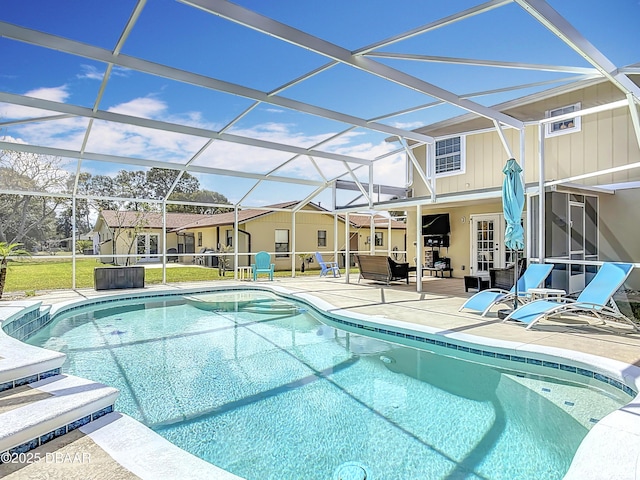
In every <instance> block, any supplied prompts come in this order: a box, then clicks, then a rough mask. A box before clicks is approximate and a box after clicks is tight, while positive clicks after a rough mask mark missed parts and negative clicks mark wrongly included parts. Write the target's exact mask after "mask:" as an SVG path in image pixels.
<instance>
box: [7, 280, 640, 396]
mask: <svg viewBox="0 0 640 480" xmlns="http://www.w3.org/2000/svg"><path fill="white" fill-rule="evenodd" d="M244 289H246V287H238V288H223V289H220V288H212V289H203V290H198V291H197V293H198V294H205V293H218V292H224V291H234V290H236V291H237V290H244ZM251 290H261V289H257V288H253V289H251ZM269 291H270V290H269ZM274 293H275V294H276V295H281V296H287V295H283V294H282V293H280V292H274ZM192 294H194V292H186V291H176V292H158V293H150V294H144V293H143V294H141V293H137V294H132V295H122V296H120V295H118V296H114V297H110V298H102V299H87V300H86V301H84V302H83V303H74V304H71V305H68V306H63V307H61V308H60V309H59V310H57V311H56V312H55V314H54V315H50V314H49V310H48V308H47V309H46V312H45V313H44V314H43V315H34V314H33V312H40V310H32V311H29V312H26V315H25V316H28V317H29V319H28V320H26V321H24V320H23V321H21V322H19V324H18V327H16V328H13V329H12V328H11V327H10V326H11V325H12V324H13V323H15V322H16V321H18V320H20V319H21V317H18V318H15V319H13V320H12V321H9V323H8V325H4V324H3V325H2V328H3V330H4V331H5V332H6V333H7V334H9V335H11V336H14V335H13V334H12V333H11V331H14V332H18V334H20V333H22V334H23V335H25V338H24V339H28V338H29V337H30V336H32V335H33V334H34V333H36V332H37V331H38V330H40V329H41V328H42V327H44V326H45V325H47V324H48V323H50V322H51V321H53V320H54V319H55V318H56V317H58V316H59V315H62V314H69V313H70V312H73V311H76V310H80V309H83V308H87V307H96V306H99V305H107V304H109V303H114V302H123V301H131V300H145V301H146V300H150V299H158V298H170V297H181V296H184V295H192ZM294 300H295V301H298V302H302V303H305V304H307V306H309V307H311V308H313V310H314V311H315V312H316V313H317V314H319V315H320V316H322V317H323V318H325V319H327V320H329V321H331V322H335V323H338V324H341V325H344V326H347V327H351V328H353V329H356V330H362V331H367V332H375V333H378V334H381V335H386V336H389V337H396V338H404V339H407V340H412V341H416V342H421V343H425V344H427V345H436V346H440V347H444V348H449V349H452V350H459V351H461V352H465V353H470V354H473V355H478V356H484V357H492V358H498V359H500V360H504V361H509V362H515V363H520V364H522V363H525V364H529V365H534V366H538V367H543V368H549V369H551V370H561V371H565V372H569V373H577V374H579V375H582V376H585V377H587V378H591V379H594V380H597V381H600V382H602V383H605V384H607V385H610V386H612V387H614V388H616V389H618V390H621V391H622V392H624V393H625V394H627V395H629V396H631V397H632V398H633V397H635V396H636V395H637V394H638V392H636V391H635V390H634V389H632V388H631V387H629V386H627V385H625V384H624V383H622V382H621V381H619V380H616V379H614V378H611V377H608V376H606V375H603V374H601V373H598V372H594V371H592V370H588V369H585V368H580V367H575V366H572V365H566V364H563V363H559V362H552V361H547V360H540V359H537V358H530V357H523V356H521V355H510V354H506V353H502V352H495V351H492V350H488V349H482V348H473V347H469V346H465V345H461V344H458V343H454V342H451V341H444V340H439V339H434V338H430V337H428V336H426V334H424V335H421V334H420V333H419V332H415V333H404V332H400V331H397V330H390V329H389V327H388V326H386V327H384V328H383V327H376V326H372V325H366V324H364V323H356V322H354V321H351V320H344V319H342V318H339V317H338V316H335V317H332V316H330V315H328V314H327V313H325V312H323V311H321V310H319V309H317V308H316V307H314V306H313V305H310V304H309V303H308V302H306V301H304V300H302V299H299V298H295V299H294ZM41 318H45V319H46V320H42V321H39V320H40V319H41ZM4 323H7V322H4ZM27 326H29V328H28V329H26V330H29V331H28V332H27V331H20V329H21V328H24V327H27ZM14 338H18V337H17V336H14ZM18 339H19V340H22V339H20V338H18ZM390 340H393V339H390ZM45 373H46V372H45ZM44 378H46V377H44ZM14 382H15V381H14ZM9 383H10V382H9ZM3 385H5V384H3ZM1 388H2V387H1V386H0V391H2V389H1Z"/></svg>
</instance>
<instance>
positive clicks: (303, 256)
mask: <svg viewBox="0 0 640 480" xmlns="http://www.w3.org/2000/svg"><path fill="white" fill-rule="evenodd" d="M298 258H300V273H304V270H305V264H306V263H310V261H311V258H312V256H311V255H309V254H308V253H299V254H298Z"/></svg>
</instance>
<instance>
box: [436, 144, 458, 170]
mask: <svg viewBox="0 0 640 480" xmlns="http://www.w3.org/2000/svg"><path fill="white" fill-rule="evenodd" d="M458 173H464V137H451V138H445V139H443V140H437V141H436V175H438V176H447V175H455V174H458Z"/></svg>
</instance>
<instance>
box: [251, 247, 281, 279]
mask: <svg viewBox="0 0 640 480" xmlns="http://www.w3.org/2000/svg"><path fill="white" fill-rule="evenodd" d="M275 268H276V265H275V264H274V263H271V255H269V254H268V253H267V252H258V253H256V263H252V264H251V270H252V271H253V281H254V282H255V281H256V280H257V279H258V274H259V273H268V274H269V280H272V281H273V271H274V270H275Z"/></svg>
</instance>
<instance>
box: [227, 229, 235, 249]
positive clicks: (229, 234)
mask: <svg viewBox="0 0 640 480" xmlns="http://www.w3.org/2000/svg"><path fill="white" fill-rule="evenodd" d="M225 245H226V246H227V247H233V230H227V236H226V240H225Z"/></svg>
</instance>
